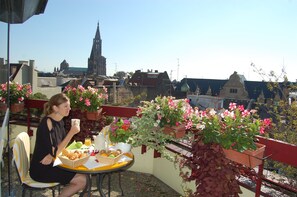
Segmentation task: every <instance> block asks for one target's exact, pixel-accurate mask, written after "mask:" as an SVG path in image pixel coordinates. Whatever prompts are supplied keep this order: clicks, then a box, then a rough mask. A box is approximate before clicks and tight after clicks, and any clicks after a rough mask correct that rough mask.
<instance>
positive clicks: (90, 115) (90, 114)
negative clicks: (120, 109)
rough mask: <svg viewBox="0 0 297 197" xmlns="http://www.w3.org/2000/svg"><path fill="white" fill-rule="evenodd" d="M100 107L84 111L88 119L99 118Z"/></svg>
mask: <svg viewBox="0 0 297 197" xmlns="http://www.w3.org/2000/svg"><path fill="white" fill-rule="evenodd" d="M101 112H102V108H100V109H99V110H98V111H95V112H89V111H86V117H87V119H88V120H99V119H100V118H101Z"/></svg>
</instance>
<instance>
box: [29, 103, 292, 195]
mask: <svg viewBox="0 0 297 197" xmlns="http://www.w3.org/2000/svg"><path fill="white" fill-rule="evenodd" d="M45 102H46V101H44V100H26V101H25V108H26V109H27V128H28V132H30V127H31V113H30V109H31V108H39V109H43V105H44V103H45ZM102 108H103V110H102V111H103V113H104V114H105V115H107V116H117V117H132V116H135V115H136V111H137V108H132V107H119V106H108V105H104V106H103V107H102ZM258 139H259V142H260V143H262V144H265V145H266V149H265V158H267V159H269V160H271V161H277V162H281V163H283V164H287V165H291V166H293V167H297V157H296V155H297V146H296V145H292V144H288V143H285V142H282V141H278V140H274V139H270V138H264V137H261V136H258ZM189 148H190V147H189V145H188V144H187V143H175V142H173V143H172V144H169V145H168V146H167V149H169V150H171V151H173V152H175V153H179V154H181V155H183V156H185V157H188V156H189V152H188V150H189ZM145 151H146V149H145V146H143V147H142V152H143V153H144V152H145ZM158 156H159V155H158V153H157V152H156V151H155V154H154V157H158ZM265 162H266V160H264V162H263V164H262V165H260V166H259V168H258V171H257V172H255V170H253V169H249V168H246V169H245V170H244V171H245V173H243V175H245V176H246V175H251V176H255V177H256V179H255V180H256V183H255V184H256V187H255V188H252V187H251V186H249V185H247V184H245V183H243V182H239V184H240V185H241V186H243V187H245V188H247V189H249V190H251V191H253V192H255V196H260V195H262V196H269V194H266V193H264V192H263V191H261V186H262V185H263V184H265V185H267V184H269V185H270V186H272V187H274V186H275V187H278V188H280V189H284V190H287V191H290V192H292V193H297V188H296V186H295V187H294V186H292V185H288V184H284V183H281V182H278V181H275V180H274V179H273V178H269V177H266V176H264V175H263V170H264V164H265Z"/></svg>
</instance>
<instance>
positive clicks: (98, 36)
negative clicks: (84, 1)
mask: <svg viewBox="0 0 297 197" xmlns="http://www.w3.org/2000/svg"><path fill="white" fill-rule="evenodd" d="M94 40H101V36H100V31H99V21H98V23H97V30H96V35H95V38H94Z"/></svg>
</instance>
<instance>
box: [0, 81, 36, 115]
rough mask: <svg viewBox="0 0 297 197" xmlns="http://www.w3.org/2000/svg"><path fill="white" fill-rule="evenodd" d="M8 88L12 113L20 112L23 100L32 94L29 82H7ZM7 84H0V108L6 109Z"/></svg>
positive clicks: (22, 107)
mask: <svg viewBox="0 0 297 197" xmlns="http://www.w3.org/2000/svg"><path fill="white" fill-rule="evenodd" d="M9 90H10V95H9V99H10V109H11V111H12V112H13V113H16V112H20V111H22V110H23V109H24V100H25V99H27V98H29V96H30V95H31V94H32V89H31V85H30V84H24V85H23V84H19V83H17V82H9ZM7 95H8V92H7V84H6V83H4V84H1V85H0V102H1V104H2V107H1V109H2V110H6V107H7V106H6V103H7Z"/></svg>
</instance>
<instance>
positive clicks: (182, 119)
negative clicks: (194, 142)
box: [132, 96, 191, 160]
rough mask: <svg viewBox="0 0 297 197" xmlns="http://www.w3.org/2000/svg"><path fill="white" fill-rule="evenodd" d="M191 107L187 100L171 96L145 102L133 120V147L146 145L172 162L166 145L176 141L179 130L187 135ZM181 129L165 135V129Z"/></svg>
mask: <svg viewBox="0 0 297 197" xmlns="http://www.w3.org/2000/svg"><path fill="white" fill-rule="evenodd" d="M190 109H191V107H190V105H189V103H188V100H187V99H181V100H176V99H175V98H174V97H171V96H167V97H166V96H163V97H161V96H158V97H156V98H155V99H154V100H152V101H143V102H142V105H141V106H139V107H138V111H137V117H134V118H133V123H134V125H135V131H134V133H135V135H134V141H133V144H132V145H133V146H140V145H145V146H146V147H148V148H149V149H154V150H156V151H158V152H159V153H160V154H161V156H162V157H164V158H167V159H169V160H172V159H173V158H172V157H171V156H170V153H169V152H168V151H167V149H166V148H165V145H166V144H167V143H168V142H170V141H171V140H176V133H178V130H179V131H180V130H181V131H183V134H185V130H186V124H184V123H186V122H187V119H188V113H189V112H190V111H191V110H190ZM167 125H168V127H169V128H171V127H173V128H174V127H175V128H177V127H180V126H181V125H182V126H181V129H174V130H171V131H170V132H169V133H166V132H165V133H164V132H163V131H164V127H166V126H167Z"/></svg>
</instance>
